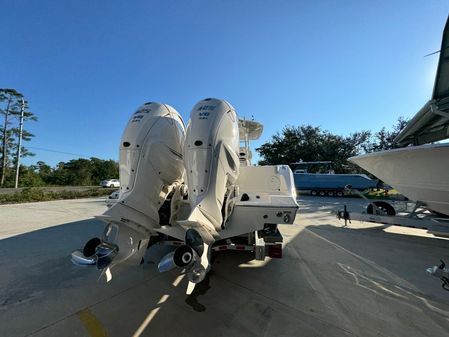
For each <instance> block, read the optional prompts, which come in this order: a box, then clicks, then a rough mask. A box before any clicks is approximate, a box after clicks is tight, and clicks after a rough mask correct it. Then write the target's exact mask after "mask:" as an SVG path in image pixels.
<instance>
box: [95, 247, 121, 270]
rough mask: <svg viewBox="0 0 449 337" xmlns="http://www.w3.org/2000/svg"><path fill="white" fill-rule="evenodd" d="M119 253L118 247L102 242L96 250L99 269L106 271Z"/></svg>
mask: <svg viewBox="0 0 449 337" xmlns="http://www.w3.org/2000/svg"><path fill="white" fill-rule="evenodd" d="M117 253H118V246H117V245H114V244H112V243H108V242H102V243H101V244H99V245H98V246H97V248H95V256H96V257H97V268H98V269H104V268H106V267H108V266H109V265H110V264H111V263H112V260H113V259H114V257H115V256H116V255H117Z"/></svg>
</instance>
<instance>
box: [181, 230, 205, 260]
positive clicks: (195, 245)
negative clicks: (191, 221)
mask: <svg viewBox="0 0 449 337" xmlns="http://www.w3.org/2000/svg"><path fill="white" fill-rule="evenodd" d="M185 242H186V245H187V246H189V247H191V248H192V249H194V250H195V251H196V252H197V254H198V255H199V256H201V255H203V251H204V240H203V238H202V237H201V235H200V233H198V231H196V230H195V229H193V228H189V229H188V230H187V231H186V237H185Z"/></svg>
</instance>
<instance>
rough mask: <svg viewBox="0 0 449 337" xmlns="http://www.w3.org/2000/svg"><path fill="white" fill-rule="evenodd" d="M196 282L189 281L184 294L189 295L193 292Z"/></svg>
mask: <svg viewBox="0 0 449 337" xmlns="http://www.w3.org/2000/svg"><path fill="white" fill-rule="evenodd" d="M195 286H196V283H193V282H190V281H189V283H188V284H187V290H186V294H187V295H191V294H192V293H193V289H195Z"/></svg>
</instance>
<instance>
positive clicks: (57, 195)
mask: <svg viewBox="0 0 449 337" xmlns="http://www.w3.org/2000/svg"><path fill="white" fill-rule="evenodd" d="M111 193H112V190H110V189H105V188H101V187H99V188H88V189H85V190H81V191H71V190H62V191H57V192H56V191H45V190H44V189H42V188H39V187H27V188H24V189H23V190H22V191H20V192H14V193H5V194H0V204H13V203H22V202H34V201H50V200H64V199H79V198H89V197H101V196H105V195H109V194H111Z"/></svg>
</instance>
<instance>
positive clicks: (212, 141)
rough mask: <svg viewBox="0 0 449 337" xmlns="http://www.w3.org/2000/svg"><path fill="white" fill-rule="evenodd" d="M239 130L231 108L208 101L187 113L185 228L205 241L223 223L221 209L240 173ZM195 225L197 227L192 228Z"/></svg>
mask: <svg viewBox="0 0 449 337" xmlns="http://www.w3.org/2000/svg"><path fill="white" fill-rule="evenodd" d="M238 151H239V130H238V119H237V115H236V112H235V110H234V108H233V107H232V106H231V105H230V104H229V103H228V102H226V101H224V100H219V99H213V98H208V99H205V100H202V101H200V102H199V103H197V104H196V105H195V106H194V107H193V110H192V112H191V114H190V121H189V124H188V126H187V131H186V140H185V145H184V163H185V167H186V178H187V185H188V189H189V200H190V204H191V209H192V211H191V213H190V216H189V217H188V219H187V221H185V222H182V221H180V222H179V223H180V224H181V225H184V226H185V227H198V231H199V232H200V234H201V235H202V236H203V239H204V240H205V241H206V242H211V241H213V237H214V234H215V233H217V231H219V230H220V229H221V225H222V222H223V216H222V206H223V202H224V198H225V194H226V192H227V191H228V188H230V186H231V185H232V184H234V182H235V181H236V179H237V177H238V174H239V157H238ZM195 223H197V224H198V225H195Z"/></svg>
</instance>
